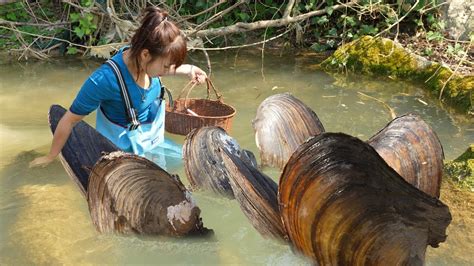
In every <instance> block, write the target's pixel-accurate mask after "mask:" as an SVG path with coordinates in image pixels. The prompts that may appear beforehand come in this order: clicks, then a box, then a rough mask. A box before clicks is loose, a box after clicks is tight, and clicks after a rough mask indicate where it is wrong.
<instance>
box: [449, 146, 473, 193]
mask: <svg viewBox="0 0 474 266" xmlns="http://www.w3.org/2000/svg"><path fill="white" fill-rule="evenodd" d="M444 172H445V176H447V177H449V178H450V179H452V180H453V181H455V182H456V183H457V184H458V185H459V186H461V187H465V188H468V189H469V190H471V191H473V192H474V144H471V145H470V146H469V148H468V149H467V150H466V151H465V152H464V153H463V154H461V156H459V157H458V158H456V159H455V160H453V161H447V162H445V164H444Z"/></svg>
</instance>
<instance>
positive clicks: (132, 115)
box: [105, 59, 140, 130]
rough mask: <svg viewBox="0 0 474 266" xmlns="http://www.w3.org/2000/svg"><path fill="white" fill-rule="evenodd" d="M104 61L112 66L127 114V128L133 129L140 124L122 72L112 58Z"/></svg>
mask: <svg viewBox="0 0 474 266" xmlns="http://www.w3.org/2000/svg"><path fill="white" fill-rule="evenodd" d="M105 63H106V64H107V65H109V66H110V67H111V68H112V70H113V72H114V74H115V77H116V78H117V81H118V84H119V87H120V96H122V101H123V102H124V103H125V113H126V114H127V119H128V122H129V123H130V127H129V128H128V129H129V130H135V129H137V128H138V126H139V125H140V121H138V118H137V113H136V111H135V109H134V108H133V104H132V99H131V98H130V95H129V94H128V89H127V85H126V83H125V80H124V78H123V76H122V72H120V69H119V67H118V65H117V63H115V61H114V60H112V59H109V60H107V61H106V62H105Z"/></svg>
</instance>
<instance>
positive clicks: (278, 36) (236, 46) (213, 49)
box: [189, 29, 291, 51]
mask: <svg viewBox="0 0 474 266" xmlns="http://www.w3.org/2000/svg"><path fill="white" fill-rule="evenodd" d="M290 30H291V29H289V30H286V31H285V32H283V33H281V34H279V35H277V36H274V37H271V38H269V39H266V40H264V41H260V42H255V43H249V44H243V45H235V46H225V47H220V48H204V47H189V49H191V50H206V51H220V50H229V49H240V48H244V47H250V46H255V45H260V44H263V43H266V42H269V41H272V40H275V39H278V38H280V37H282V36H284V35H285V34H287V33H288V32H290Z"/></svg>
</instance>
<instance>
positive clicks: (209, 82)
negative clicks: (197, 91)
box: [206, 78, 222, 102]
mask: <svg viewBox="0 0 474 266" xmlns="http://www.w3.org/2000/svg"><path fill="white" fill-rule="evenodd" d="M206 83H207V99H210V98H211V96H210V94H211V93H210V90H209V87H211V88H212V90H213V91H214V93H215V94H216V99H217V100H218V101H219V102H222V94H220V93H219V90H218V89H217V88H216V87H215V86H214V83H212V80H211V79H210V78H206Z"/></svg>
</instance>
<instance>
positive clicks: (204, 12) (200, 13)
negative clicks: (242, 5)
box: [178, 0, 227, 23]
mask: <svg viewBox="0 0 474 266" xmlns="http://www.w3.org/2000/svg"><path fill="white" fill-rule="evenodd" d="M226 2H227V1H226V0H220V1H219V2H217V3H215V4H214V5H213V6H211V7H209V8H208V9H206V10H203V11H201V12H199V13H196V14H193V15H189V16H183V17H182V19H181V20H179V21H178V23H180V22H183V21H185V20H188V19H191V18H195V17H197V16H200V15H202V14H206V13H207V12H209V11H211V10H213V9H214V8H216V7H218V6H220V5H222V4H224V3H226Z"/></svg>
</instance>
